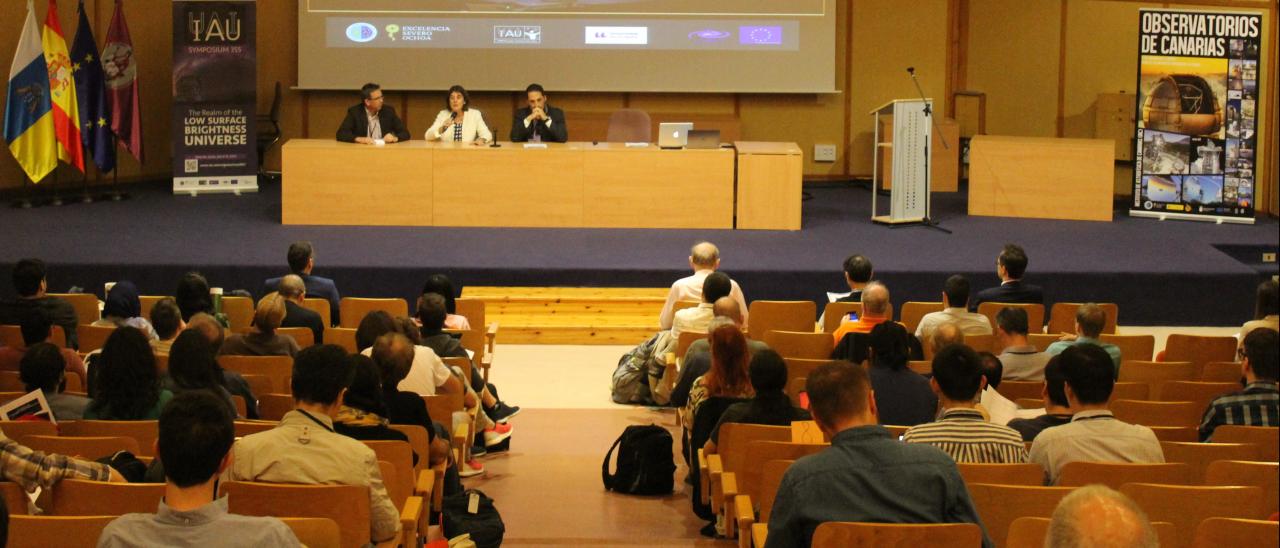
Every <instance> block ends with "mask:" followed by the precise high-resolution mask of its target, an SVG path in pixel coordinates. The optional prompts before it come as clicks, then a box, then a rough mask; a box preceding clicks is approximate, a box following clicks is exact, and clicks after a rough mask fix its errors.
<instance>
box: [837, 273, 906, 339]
mask: <svg viewBox="0 0 1280 548" xmlns="http://www.w3.org/2000/svg"><path fill="white" fill-rule="evenodd" d="M891 320H893V303H892V302H891V301H890V300H889V288H887V287H885V286H884V284H882V283H880V282H871V283H869V284H867V286H866V287H865V288H863V289H862V317H860V318H858V321H856V322H851V321H849V320H847V319H846V320H845V321H843V322H841V323H840V327H839V328H837V329H836V332H835V333H833V334H832V336H833V337H835V344H840V341H841V340H842V339H844V336H845V335H848V334H850V333H870V332H871V329H872V328H874V327H875V326H876V324H879V323H883V322H887V321H891Z"/></svg>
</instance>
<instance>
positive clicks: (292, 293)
mask: <svg viewBox="0 0 1280 548" xmlns="http://www.w3.org/2000/svg"><path fill="white" fill-rule="evenodd" d="M276 287H277V288H278V289H277V290H276V291H278V292H279V293H280V296H281V297H284V320H282V321H281V322H280V327H305V328H307V329H310V330H311V334H312V335H314V336H315V341H316V344H324V320H322V319H321V318H320V314H318V313H316V311H314V310H311V309H310V308H307V307H305V306H302V302H303V300H304V299H306V298H307V286H306V284H305V283H304V282H303V281H302V277H300V276H298V275H297V274H290V275H288V276H285V277H283V278H281V279H280V283H279V284H278V285H277V286H276Z"/></svg>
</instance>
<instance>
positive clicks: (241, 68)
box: [172, 0, 258, 194]
mask: <svg viewBox="0 0 1280 548" xmlns="http://www.w3.org/2000/svg"><path fill="white" fill-rule="evenodd" d="M254 6H255V4H254V2H253V1H252V0H220V1H207V0H175V1H174V2H173V87H172V92H173V121H172V122H173V126H172V127H173V192H174V193H175V194H202V193H208V192H235V193H240V192H256V191H257V190H258V176H257V173H258V151H257V148H256V131H257V127H256V124H255V120H256V118H255V116H256V114H257V110H256V109H257V98H258V94H257V80H258V70H257V40H256V39H255V34H256V33H255V30H254Z"/></svg>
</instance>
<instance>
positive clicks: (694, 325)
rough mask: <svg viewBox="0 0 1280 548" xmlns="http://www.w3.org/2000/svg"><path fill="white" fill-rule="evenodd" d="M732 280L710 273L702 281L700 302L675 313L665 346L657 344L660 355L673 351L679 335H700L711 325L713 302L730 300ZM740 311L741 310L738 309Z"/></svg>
mask: <svg viewBox="0 0 1280 548" xmlns="http://www.w3.org/2000/svg"><path fill="white" fill-rule="evenodd" d="M732 292H733V280H730V279H729V275H728V274H725V273H723V272H712V273H711V274H708V275H707V277H706V278H705V279H703V281H702V302H700V303H698V306H694V307H690V308H686V309H684V310H680V311H678V312H676V313H675V317H674V319H672V321H671V331H670V333H671V335H670V338H669V339H667V341H666V344H665V345H664V344H661V343H660V344H659V345H658V346H659V347H660V348H661V350H660V351H659V352H660V353H665V352H666V351H668V350H671V349H674V347H675V345H676V344H677V343H678V342H679V340H680V334H681V333H685V332H689V333H701V332H703V331H706V329H707V326H708V325H710V324H711V318H714V317H715V310H714V307H715V302H716V301H718V300H720V299H721V298H722V297H730V298H732V294H731V293H732ZM739 310H741V308H740V309H739Z"/></svg>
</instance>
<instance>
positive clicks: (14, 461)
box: [0, 423, 124, 504]
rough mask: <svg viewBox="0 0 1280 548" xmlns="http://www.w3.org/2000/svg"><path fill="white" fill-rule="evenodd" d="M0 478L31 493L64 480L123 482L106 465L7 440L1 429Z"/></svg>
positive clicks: (122, 479)
mask: <svg viewBox="0 0 1280 548" xmlns="http://www.w3.org/2000/svg"><path fill="white" fill-rule="evenodd" d="M0 427H3V423H0ZM104 456H105V455H104ZM0 478H3V479H4V480H5V481H12V482H14V483H16V484H18V485H19V486H20V487H22V490H23V491H26V492H28V493H34V492H35V490H36V488H37V487H39V488H41V489H49V488H51V487H53V486H54V485H56V484H57V483H58V482H60V481H62V480H64V479H81V480H92V481H110V482H115V483H124V477H123V476H121V475H120V473H119V472H116V471H115V469H113V468H111V467H110V466H107V465H105V464H102V463H100V462H93V461H87V460H81V459H78V458H74V457H69V456H67V455H57V454H54V453H45V452H44V451H35V450H33V449H31V448H30V447H27V446H25V445H22V444H20V443H18V442H16V441H14V440H11V439H9V437H8V436H6V435H4V432H3V431H0ZM0 504H3V503H0Z"/></svg>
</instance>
